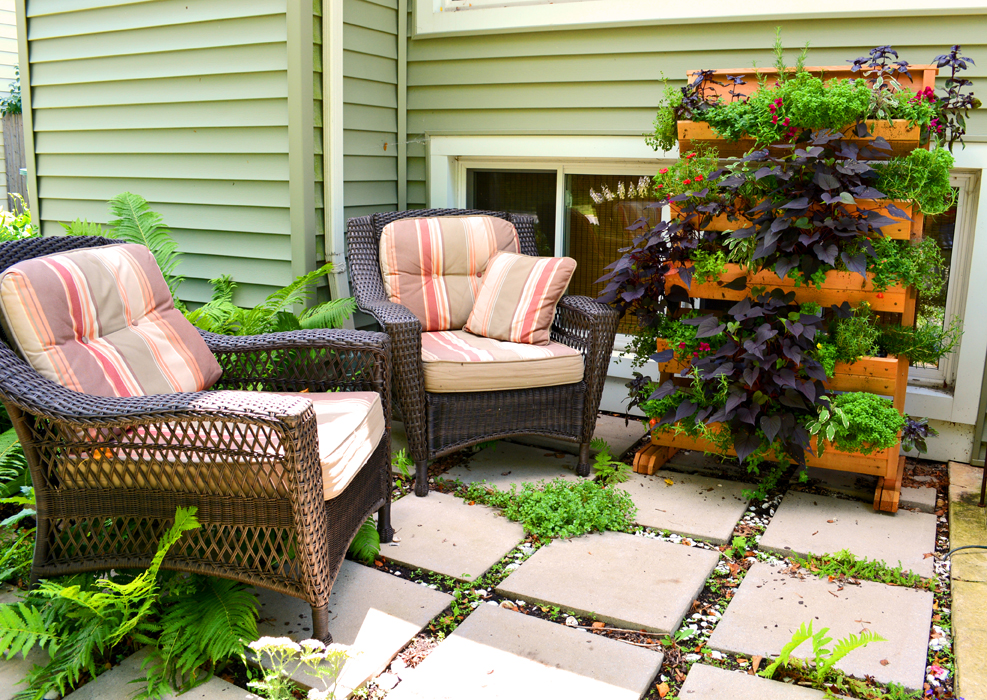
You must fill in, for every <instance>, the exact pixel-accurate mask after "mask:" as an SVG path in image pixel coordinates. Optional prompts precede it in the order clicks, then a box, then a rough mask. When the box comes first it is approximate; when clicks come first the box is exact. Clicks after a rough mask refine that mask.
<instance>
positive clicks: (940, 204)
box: [874, 148, 956, 216]
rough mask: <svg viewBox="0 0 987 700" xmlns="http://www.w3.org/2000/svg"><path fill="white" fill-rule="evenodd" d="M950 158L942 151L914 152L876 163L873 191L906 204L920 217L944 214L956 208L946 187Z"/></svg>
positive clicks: (952, 194) (950, 190)
mask: <svg viewBox="0 0 987 700" xmlns="http://www.w3.org/2000/svg"><path fill="white" fill-rule="evenodd" d="M952 168H953V155H952V154H951V153H950V152H949V151H947V150H946V149H944V148H934V149H932V150H927V149H925V148H916V149H915V150H914V151H912V152H911V153H909V154H908V155H907V156H904V157H900V158H892V159H890V160H888V161H885V162H882V163H875V164H874V169H875V170H877V173H878V176H877V183H876V184H875V187H877V189H878V190H880V191H881V192H883V193H884V194H885V195H886V196H887V197H888V198H889V199H897V200H908V201H912V202H915V203H916V204H917V205H918V208H919V211H921V212H922V213H923V214H927V215H930V216H935V215H936V214H943V213H945V212H947V211H949V210H950V209H952V208H953V206H954V205H955V204H956V191H955V190H954V189H953V187H952V185H950V184H949V171H950V170H951V169H952Z"/></svg>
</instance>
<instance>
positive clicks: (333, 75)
mask: <svg viewBox="0 0 987 700" xmlns="http://www.w3.org/2000/svg"><path fill="white" fill-rule="evenodd" d="M322 38H323V41H322V71H323V72H322V75H323V80H324V83H323V86H324V88H323V100H322V124H323V129H324V131H323V140H324V142H325V143H324V144H323V146H324V151H325V155H324V156H323V157H324V158H325V161H324V166H325V168H324V170H325V175H324V177H323V187H324V188H325V203H326V204H325V207H326V208H325V216H326V236H325V241H326V261H327V262H331V263H332V266H333V270H332V273H330V275H329V293H330V294H331V295H332V298H333V299H342V298H343V297H348V296H350V285H349V280H347V278H346V257H345V251H346V214H345V212H344V210H343V207H344V204H345V202H344V189H343V176H344V174H343V0H323V6H322Z"/></svg>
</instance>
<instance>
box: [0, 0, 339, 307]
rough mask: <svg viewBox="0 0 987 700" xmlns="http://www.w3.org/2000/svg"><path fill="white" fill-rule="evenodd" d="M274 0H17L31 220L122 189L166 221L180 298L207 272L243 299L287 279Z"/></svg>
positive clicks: (205, 287) (203, 287) (284, 4)
mask: <svg viewBox="0 0 987 700" xmlns="http://www.w3.org/2000/svg"><path fill="white" fill-rule="evenodd" d="M289 1H290V2H296V1H297V0H239V1H238V2H233V1H231V0H196V2H194V3H189V2H187V1H183V2H174V1H173V0H152V1H151V2H113V3H106V2H97V1H95V0H90V1H89V2H86V1H85V0H79V1H77V2H72V3H66V2H64V1H63V0H30V2H28V3H27V8H26V14H27V32H28V34H27V36H28V42H29V47H28V50H29V55H30V57H31V76H30V77H31V106H32V108H33V112H32V116H33V128H34V147H35V158H36V160H35V163H36V170H37V182H38V195H39V200H40V202H39V203H40V217H41V226H42V231H43V233H45V234H46V235H52V234H57V233H59V232H60V231H61V227H60V226H59V222H62V221H70V220H72V219H75V218H76V217H81V218H85V219H89V220H90V221H99V222H106V221H107V220H108V218H109V212H108V210H107V206H106V200H108V199H109V198H110V197H112V196H114V195H116V194H118V193H119V192H122V191H124V190H129V191H131V192H135V193H137V194H140V195H142V196H144V197H146V198H147V199H148V201H149V202H150V204H151V207H152V208H153V209H154V210H155V211H158V212H160V213H161V215H162V216H163V217H164V220H165V222H166V223H167V224H168V225H169V226H170V227H171V229H172V230H173V232H174V235H175V239H176V240H177V242H178V245H179V249H180V250H181V251H183V253H184V255H183V258H182V262H181V265H180V267H179V270H178V271H179V273H181V274H182V275H184V276H185V277H186V278H187V281H186V283H185V285H184V286H183V287H182V289H181V295H182V297H183V298H185V299H186V300H188V301H191V302H202V301H205V300H207V299H208V298H209V295H210V290H211V287H210V285H209V282H208V280H209V279H211V278H214V277H218V276H219V275H222V274H229V275H232V277H233V279H234V280H236V281H237V282H238V283H239V285H240V286H239V288H238V296H237V302H238V303H240V304H244V305H252V304H255V303H257V302H259V301H260V300H261V299H263V298H264V297H265V296H266V295H267V294H269V293H270V292H272V291H274V290H275V289H277V288H278V287H281V286H283V285H285V284H288V283H289V282H290V281H291V280H292V279H293V277H294V275H293V270H292V241H291V234H292V226H291V221H290V215H291V211H292V209H291V198H290V186H291V182H290V177H289V109H288V72H289V65H288V44H287V42H288V36H289V34H290V32H289V31H288V30H289V27H288V20H287V16H288V9H289V8H288V2H289ZM306 7H307V6H306ZM0 21H2V13H0ZM320 26H321V23H320ZM0 39H2V27H0ZM0 49H2V46H0ZM2 81H3V78H2V74H0V82H2ZM318 82H321V81H318ZM320 93H321V90H320ZM317 104H321V103H318V102H317ZM319 111H321V110H319ZM319 123H321V117H320V120H319ZM316 140H317V142H318V143H319V144H321V137H319V138H317V139H316ZM296 265H297V261H296Z"/></svg>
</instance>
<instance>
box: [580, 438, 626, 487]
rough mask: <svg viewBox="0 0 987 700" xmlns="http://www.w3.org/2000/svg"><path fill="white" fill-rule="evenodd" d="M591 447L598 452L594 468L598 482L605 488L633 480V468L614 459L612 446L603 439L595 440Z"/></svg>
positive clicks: (594, 460)
mask: <svg viewBox="0 0 987 700" xmlns="http://www.w3.org/2000/svg"><path fill="white" fill-rule="evenodd" d="M590 447H592V448H593V449H594V450H596V451H597V452H596V457H594V459H593V468H594V469H595V470H596V481H597V482H599V483H600V484H603V485H604V486H613V485H614V484H622V483H624V482H625V481H627V480H628V479H629V478H631V468H630V467H629V466H628V465H626V464H624V463H623V462H620V461H618V460H616V459H614V458H613V455H612V454H610V445H609V444H608V443H607V441H606V440H604V439H603V438H593V439H592V440H591V441H590Z"/></svg>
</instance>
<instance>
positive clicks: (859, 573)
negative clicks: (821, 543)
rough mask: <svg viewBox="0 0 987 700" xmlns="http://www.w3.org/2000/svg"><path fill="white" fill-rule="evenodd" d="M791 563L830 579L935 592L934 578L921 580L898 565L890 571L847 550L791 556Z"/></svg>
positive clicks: (878, 562)
mask: <svg viewBox="0 0 987 700" xmlns="http://www.w3.org/2000/svg"><path fill="white" fill-rule="evenodd" d="M792 560H793V561H795V562H797V563H798V564H800V565H801V566H802V568H803V569H807V570H808V571H811V572H812V573H814V574H816V575H817V576H819V577H820V578H827V577H829V576H834V577H837V578H839V577H846V578H859V579H864V580H866V581H877V582H878V583H887V584H891V585H893V586H908V587H909V588H927V589H928V590H930V591H935V589H936V582H935V579H923V578H922V577H921V576H919V575H918V574H913V573H910V572H905V571H903V570H902V566H901V562H898V566H896V567H893V568H892V567H891V566H888V565H887V564H886V563H885V562H883V561H870V560H868V559H866V558H864V559H857V557H856V556H855V555H854V554H853V553H852V552H850V551H848V550H846V549H843V550H841V551H839V552H838V553H836V554H824V555H823V556H821V557H818V556H815V555H812V554H810V555H809V556H808V557H806V558H805V559H802V558H799V557H797V556H795V557H792Z"/></svg>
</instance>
